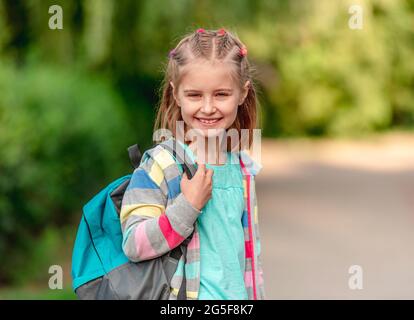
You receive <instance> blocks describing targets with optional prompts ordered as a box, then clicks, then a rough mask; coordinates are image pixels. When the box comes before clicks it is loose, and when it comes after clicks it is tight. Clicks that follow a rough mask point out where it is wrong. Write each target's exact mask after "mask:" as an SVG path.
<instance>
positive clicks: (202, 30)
mask: <svg viewBox="0 0 414 320" xmlns="http://www.w3.org/2000/svg"><path fill="white" fill-rule="evenodd" d="M205 31H206V30H204V29H203V28H199V29H197V33H204V32H205Z"/></svg>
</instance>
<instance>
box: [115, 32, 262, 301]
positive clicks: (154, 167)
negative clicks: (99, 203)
mask: <svg viewBox="0 0 414 320" xmlns="http://www.w3.org/2000/svg"><path fill="white" fill-rule="evenodd" d="M256 105H257V101H256V93H255V89H254V87H253V83H252V79H251V74H250V67H249V63H248V60H247V49H246V47H245V46H244V45H243V44H242V43H241V42H240V40H239V39H238V38H237V37H236V36H234V35H232V34H231V33H229V32H228V31H226V30H224V29H220V30H216V31H210V30H204V29H198V30H197V31H196V32H194V33H191V34H189V35H187V36H186V37H184V38H183V39H182V40H181V41H180V42H179V43H178V45H177V46H176V47H175V48H174V49H173V50H171V52H170V54H169V62H168V65H167V68H166V73H165V79H164V85H163V91H162V98H161V103H160V107H159V110H158V115H157V120H156V123H155V130H157V129H160V128H164V129H169V130H170V131H171V132H172V134H173V137H170V139H176V141H178V142H179V143H181V144H182V146H183V147H184V149H185V150H186V156H188V157H190V158H191V159H192V160H193V161H194V163H196V167H197V172H196V174H195V175H194V177H193V178H192V179H191V180H189V179H188V178H187V176H186V175H185V174H184V175H182V174H181V172H180V170H179V169H178V168H179V166H177V165H176V163H175V162H174V159H173V158H172V156H171V154H170V153H169V152H168V151H166V150H165V149H163V148H162V147H161V146H159V145H157V146H155V147H154V148H152V149H150V150H148V151H146V152H145V153H144V155H143V157H142V160H141V164H140V167H139V168H138V169H136V170H135V171H134V173H133V175H132V179H131V182H130V184H129V186H128V188H127V190H126V193H125V196H124V198H123V202H122V209H121V223H122V232H123V239H124V240H123V250H124V252H125V254H126V255H127V256H128V257H129V259H130V260H132V261H135V262H138V261H143V260H148V259H152V258H155V257H159V256H161V255H163V254H165V253H167V252H168V251H170V250H172V249H174V248H175V247H177V246H178V245H180V244H181V243H182V242H183V240H184V239H186V238H187V237H188V236H189V235H190V234H193V236H192V238H191V241H190V242H189V244H188V249H187V253H186V255H185V257H184V256H182V257H181V259H180V261H179V263H178V266H177V270H176V272H175V274H174V276H173V278H172V280H171V292H170V296H169V299H177V298H178V297H179V293H180V296H181V293H182V292H183V291H180V288H181V290H183V289H182V288H183V287H182V286H181V285H182V284H185V287H184V290H185V291H184V292H185V296H186V298H187V299H264V298H265V294H264V286H263V274H262V267H261V262H260V250H261V248H260V239H259V229H258V215H257V212H258V210H257V200H256V192H255V185H254V176H255V175H256V174H257V173H258V172H259V170H260V168H261V165H259V164H258V163H256V162H254V161H253V160H252V159H251V158H250V157H249V156H248V155H247V153H246V152H244V151H241V152H236V151H234V150H239V147H240V143H239V144H238V145H236V146H234V145H232V144H231V143H229V142H228V141H227V140H226V143H225V144H224V148H222V147H223V144H222V145H221V148H219V150H218V152H217V150H215V149H216V148H214V150H213V151H212V149H211V148H207V150H206V149H205V148H204V147H200V144H199V143H197V144H195V140H197V141H201V139H199V138H203V139H206V141H207V140H208V139H211V138H212V137H213V138H216V137H217V131H220V130H221V131H223V130H227V131H228V130H230V129H233V131H236V132H238V133H239V134H240V132H241V129H248V132H249V142H248V143H249V147H250V146H251V143H252V133H253V129H254V128H255V127H256V114H257V112H256V111H257V110H256ZM179 121H183V122H184V133H185V135H184V136H185V137H184V138H185V139H184V138H183V137H179V135H178V134H177V132H176V129H177V123H178V122H179ZM190 130H195V131H196V132H197V135H196V137H197V139H194V138H191V137H189V136H190V135H189V134H187V133H188V132H189V131H190ZM211 132H213V133H211ZM239 137H240V135H239ZM239 141H240V139H239ZM201 145H202V146H209V144H208V143H205V144H201ZM223 149H224V151H223ZM206 156H208V159H209V161H208V162H207V161H206V162H204V161H202V160H201V159H206V158H207V157H206ZM222 156H224V158H225V159H224V160H225V161H220V159H222V158H223V157H222ZM212 158H213V160H210V159H212Z"/></svg>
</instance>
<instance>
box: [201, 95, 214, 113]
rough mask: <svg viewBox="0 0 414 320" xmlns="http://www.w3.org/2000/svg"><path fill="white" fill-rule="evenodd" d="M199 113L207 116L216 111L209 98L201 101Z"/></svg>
mask: <svg viewBox="0 0 414 320" xmlns="http://www.w3.org/2000/svg"><path fill="white" fill-rule="evenodd" d="M201 111H202V112H204V113H207V114H210V113H214V112H215V111H216V108H215V107H214V104H213V101H212V100H211V99H209V98H207V99H205V100H204V101H203V106H202V107H201Z"/></svg>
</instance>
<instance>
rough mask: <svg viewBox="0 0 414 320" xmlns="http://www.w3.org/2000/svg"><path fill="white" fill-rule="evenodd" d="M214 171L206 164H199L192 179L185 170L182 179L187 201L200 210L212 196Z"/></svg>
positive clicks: (181, 184)
mask: <svg viewBox="0 0 414 320" xmlns="http://www.w3.org/2000/svg"><path fill="white" fill-rule="evenodd" d="M213 173H214V171H213V170H212V169H206V165H205V164H198V168H197V172H196V173H195V175H194V177H193V178H192V179H191V180H189V179H188V177H187V175H186V173H185V172H184V174H183V177H182V179H181V183H180V186H181V191H182V193H183V194H184V196H185V198H186V199H187V201H188V202H189V203H190V204H191V205H192V206H193V207H194V208H196V209H197V210H198V211H200V210H201V209H202V208H203V207H204V205H205V204H206V202H207V201H208V200H209V199H210V198H211V190H212V177H213Z"/></svg>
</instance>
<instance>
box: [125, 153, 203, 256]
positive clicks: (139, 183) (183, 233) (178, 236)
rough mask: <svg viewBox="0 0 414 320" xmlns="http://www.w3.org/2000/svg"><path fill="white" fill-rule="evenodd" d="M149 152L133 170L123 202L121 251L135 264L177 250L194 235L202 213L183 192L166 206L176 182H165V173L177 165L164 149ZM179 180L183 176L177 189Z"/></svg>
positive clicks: (177, 180) (177, 179) (177, 178)
mask: <svg viewBox="0 0 414 320" xmlns="http://www.w3.org/2000/svg"><path fill="white" fill-rule="evenodd" d="M149 151H152V152H149ZM149 151H147V152H146V153H144V156H146V157H144V158H143V161H141V164H140V166H139V167H138V168H137V169H135V170H134V172H133V174H132V177H131V181H130V183H129V186H128V188H127V189H126V191H125V195H124V197H123V199H122V206H121V214H120V218H121V227H122V233H123V243H122V248H123V251H124V253H125V255H126V256H127V257H128V258H129V259H130V260H131V261H133V262H139V261H144V260H149V259H153V258H156V257H159V256H161V255H163V254H165V253H167V252H168V251H170V250H172V249H174V248H175V247H177V246H178V245H179V244H180V243H181V242H182V241H183V240H184V239H186V238H187V237H188V236H189V235H190V234H191V232H192V231H193V229H194V223H195V221H196V219H197V217H198V215H199V214H200V211H199V210H197V209H196V208H194V207H193V206H192V205H191V204H190V203H189V202H188V201H187V199H186V198H185V196H184V194H183V193H179V194H178V195H177V196H176V197H175V198H174V199H173V200H172V201H170V204H169V205H168V206H167V202H168V201H167V200H168V197H169V196H170V195H171V194H173V192H171V190H169V188H171V185H172V184H173V183H172V182H171V181H167V180H166V178H165V174H164V173H165V172H164V170H165V169H166V168H168V167H169V166H176V165H177V164H176V163H175V162H174V159H173V158H172V156H171V155H170V154H169V153H168V152H167V151H166V150H165V149H163V148H162V147H159V146H158V147H155V148H153V149H151V150H149ZM170 172H171V170H170ZM170 180H174V179H170ZM180 181H181V177H176V179H175V180H174V183H175V185H174V186H175V187H176V188H177V183H178V187H179V183H180ZM176 188H175V189H176Z"/></svg>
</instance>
